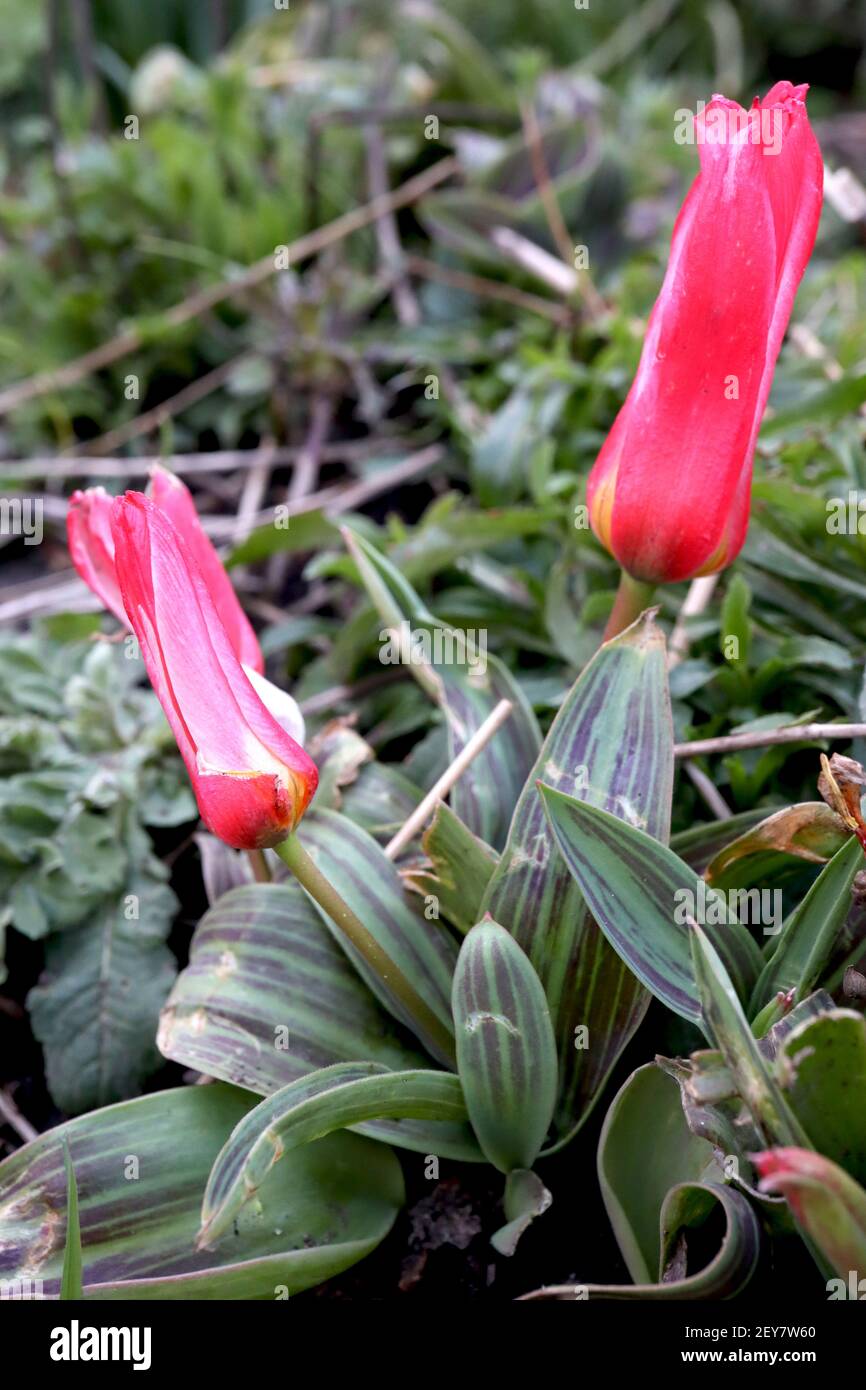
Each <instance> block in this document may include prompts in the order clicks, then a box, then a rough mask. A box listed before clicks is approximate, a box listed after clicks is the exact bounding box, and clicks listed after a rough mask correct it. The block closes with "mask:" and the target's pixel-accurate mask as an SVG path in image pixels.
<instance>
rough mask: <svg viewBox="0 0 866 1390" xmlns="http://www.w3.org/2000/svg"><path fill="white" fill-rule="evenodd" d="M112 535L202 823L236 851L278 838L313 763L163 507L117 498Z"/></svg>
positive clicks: (290, 824) (310, 786)
mask: <svg viewBox="0 0 866 1390" xmlns="http://www.w3.org/2000/svg"><path fill="white" fill-rule="evenodd" d="M111 531H112V536H113V540H114V557H115V566H116V573H117V580H118V584H119V587H120V592H121V595H122V599H123V606H124V610H125V613H126V616H127V618H128V621H129V623H130V625H131V626H132V629H133V631H134V632H135V635H136V637H137V638H138V641H139V645H140V647H141V653H142V656H143V658H144V664H145V666H146V667H147V673H148V675H149V677H150V680H151V684H152V685H153V688H154V690H155V691H156V693H157V695H158V696H159V700H160V703H161V705H162V707H163V709H164V711H165V714H166V717H167V719H168V721H169V723H170V725H171V727H172V731H173V732H174V736H175V738H176V739H177V744H178V747H179V749H180V752H181V756H182V757H183V760H184V762H185V763H186V768H187V772H188V773H189V775H190V778H191V780H192V784H193V788H194V790H195V794H196V800H197V801H198V806H199V810H200V811H201V815H202V819H203V820H204V822H205V824H206V825H207V827H208V829H209V830H211V831H212V832H213V833H214V835H216V836H218V837H219V839H221V840H224V841H225V842H226V844H228V845H231V846H232V847H233V848H235V849H265V848H268V847H270V846H274V845H278V844H280V843H281V842H282V841H283V840H285V839H286V837H287V836H288V835H289V834H291V832H292V831H293V830H294V829H295V827H296V825H297V824H298V822H299V820H300V819H301V816H302V815H303V814H304V811H305V810H306V808H307V806H308V805H309V802H310V800H311V798H312V796H313V793H314V792H315V790H316V784H317V782H318V773H317V771H316V765H315V763H314V762H313V761H312V759H311V758H310V757H309V756H308V755H307V754H306V753H305V752H304V750H303V748H301V747H300V745H299V743H298V742H296V740H295V739H294V738H293V737H292V735H291V734H290V733H289V732H288V731H287V729H286V727H284V724H283V723H280V722H279V720H278V718H277V717H275V714H274V713H272V711H271V709H269V708H268V706H267V705H266V704H265V703H264V702H263V700H262V699H261V698H260V696H259V694H258V693H257V689H256V686H257V685H258V684H259V681H260V678H255V679H254V675H253V673H251V672H250V671H248V670H245V669H244V667H243V666H242V664H241V661H240V659H239V657H238V653H237V651H236V649H235V646H234V644H233V641H232V638H231V636H230V634H229V631H228V629H227V628H226V627H225V626H224V624H223V622H222V621H221V620H220V616H219V613H218V612H217V607H216V603H215V601H214V594H213V591H212V589H211V585H210V584H209V583H208V577H210V578H211V580H212V576H206V575H205V574H203V573H202V570H201V568H200V565H199V564H198V563H197V561H196V558H195V556H194V554H193V552H192V550H191V548H190V546H189V545H188V543H187V542H186V540H185V539H184V538H183V536H182V535H181V534H180V533H179V531H178V530H177V528H176V526H175V525H174V524H173V522H172V521H171V520H170V518H169V516H168V515H167V513H166V512H165V511H163V510H161V508H160V507H158V506H157V505H156V504H155V503H154V502H152V501H150V500H149V499H148V498H146V497H144V496H143V495H142V494H141V493H136V492H128V493H127V494H126V496H125V497H119V498H116V499H115V501H114V502H113V503H112V509H111ZM261 683H262V684H263V685H268V683H267V682H261ZM269 689H270V690H274V687H270V686H269ZM286 698H288V697H286Z"/></svg>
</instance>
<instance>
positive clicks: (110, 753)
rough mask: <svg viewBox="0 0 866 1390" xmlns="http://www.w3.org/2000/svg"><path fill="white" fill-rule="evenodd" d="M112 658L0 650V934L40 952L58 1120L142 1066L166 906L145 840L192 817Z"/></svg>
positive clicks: (162, 726) (55, 642)
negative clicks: (22, 939)
mask: <svg viewBox="0 0 866 1390" xmlns="http://www.w3.org/2000/svg"><path fill="white" fill-rule="evenodd" d="M58 630H59V625H58V624H57V623H55V624H54V631H55V633H56V632H57V631H58ZM125 650H126V649H125V648H124V647H123V646H119V645H117V644H115V643H109V642H106V641H105V640H103V639H97V640H84V641H81V640H78V639H77V638H74V639H71V640H63V639H62V638H61V637H58V636H56V635H55V636H51V635H49V633H48V632H47V631H45V630H44V629H39V630H37V631H35V632H34V633H33V634H32V635H31V636H30V637H15V636H12V635H9V634H6V635H4V637H3V638H2V639H0V770H2V774H3V780H2V782H0V893H2V899H3V903H4V907H3V916H2V925H3V926H4V927H8V926H12V927H14V928H15V929H16V930H17V931H19V932H21V933H23V934H24V935H25V936H29V937H31V938H33V939H34V940H41V939H43V938H44V940H45V958H44V974H43V976H42V979H41V980H40V983H39V984H38V986H37V987H36V988H35V989H34V990H33V991H32V992H31V994H30V997H29V1001H28V1003H29V1008H30V1010H31V1019H32V1024H33V1029H34V1032H35V1033H36V1036H37V1038H38V1039H39V1041H40V1042H41V1043H42V1044H43V1047H44V1050H45V1061H46V1072H47V1077H48V1084H49V1087H50V1089H51V1092H52V1095H53V1096H54V1099H55V1100H56V1102H57V1104H58V1105H59V1106H60V1107H61V1108H62V1109H64V1110H66V1111H69V1112H73V1113H75V1112H77V1111H81V1110H86V1109H89V1108H92V1107H93V1106H94V1105H100V1104H106V1103H108V1102H109V1101H111V1100H116V1099H118V1098H122V1097H125V1096H128V1095H131V1094H134V1093H135V1092H136V1091H137V1090H138V1089H139V1088H140V1086H141V1083H142V1082H143V1081H144V1079H145V1078H146V1077H147V1076H148V1075H149V1074H150V1072H152V1071H153V1070H154V1068H155V1067H156V1065H157V1062H158V1053H157V1051H156V1048H155V1044H154V1032H155V1024H156V1020H157V1017H158V1015H159V1009H160V1007H161V1005H162V1003H163V1001H164V999H165V996H166V994H167V992H168V990H169V989H170V987H171V983H172V980H173V979H174V975H175V973H176V969H177V966H176V962H175V959H174V956H173V955H172V953H171V952H170V951H169V949H168V947H167V946H166V945H165V939H166V937H167V935H168V932H169V928H170V926H171V923H172V919H173V918H174V915H175V913H176V911H177V906H178V904H177V900H176V898H175V896H174V893H173V892H172V891H171V888H170V887H169V885H168V882H167V879H168V871H167V869H166V868H165V866H164V864H163V863H162V861H161V860H160V859H159V858H158V857H157V856H156V854H155V853H154V851H153V845H152V841H151V838H150V835H149V834H148V833H147V829H146V827H148V826H151V827H157V826H159V827H168V826H176V825H180V824H182V823H184V822H186V821H191V820H193V819H194V818H195V816H196V809H195V802H194V800H193V798H192V795H191V792H190V789H189V785H188V782H187V780H186V776H185V772H184V769H183V766H182V764H181V763H180V760H179V758H178V757H177V754H176V752H175V751H174V748H173V743H172V740H171V737H170V733H169V730H168V727H167V725H166V723H165V719H164V716H163V714H162V711H161V710H160V708H159V704H158V702H157V701H156V698H155V696H154V695H153V694H152V693H151V692H150V691H149V690H145V689H143V688H141V687H140V684H139V682H140V680H141V675H142V667H141V662H140V661H135V660H126V659H125V656H124V651H125Z"/></svg>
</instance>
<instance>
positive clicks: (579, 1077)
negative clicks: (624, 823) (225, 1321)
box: [483, 614, 673, 1143]
mask: <svg viewBox="0 0 866 1390" xmlns="http://www.w3.org/2000/svg"><path fill="white" fill-rule="evenodd" d="M538 779H541V780H543V781H544V782H546V783H549V784H550V785H551V786H556V787H558V788H560V790H562V791H569V792H572V793H573V794H574V795H575V796H576V797H580V798H583V799H584V800H586V801H591V802H593V803H594V804H597V805H600V806H603V807H606V808H607V809H608V810H610V811H612V812H613V813H614V814H616V815H619V816H623V817H626V818H627V819H628V820H629V821H632V822H634V823H637V824H640V825H642V826H644V827H645V828H646V829H647V831H648V832H649V833H650V834H652V835H655V836H656V837H657V838H658V839H660V840H666V839H667V835H668V830H669V827H670V805H671V791H672V785H673V728H672V723H671V710H670V700H669V697H668V689H667V676H666V669H665V643H664V635H663V634H662V632H661V629H660V628H659V627H658V626H657V625H656V624H655V623H654V622H653V620H652V616H651V615H649V614H647V615H645V616H644V618H642V619H640V620H639V621H638V622H637V623H635V624H634V625H633V626H632V627H630V628H628V629H627V630H626V631H625V632H623V633H622V634H621V635H620V636H619V637H617V638H615V639H614V640H613V641H612V642H608V643H607V644H606V645H605V646H604V647H602V649H601V650H600V651H599V652H598V653H597V655H596V656H595V657H594V658H593V660H592V661H591V662H590V663H589V665H588V666H587V667H586V669H585V670H584V672H583V674H582V675H581V676H580V677H579V679H578V680H577V682H576V684H575V685H574V687H573V688H572V690H571V691H570V693H569V695H568V697H567V698H566V700H565V702H564V704H563V705H562V707H561V709H560V710H559V713H558V714H557V716H556V719H555V720H554V722H553V724H552V726H551V729H550V732H549V733H548V735H547V738H546V740H545V743H544V747H543V749H542V751H541V754H540V756H539V758H538V761H537V762H536V764H535V767H534V768H533V769H532V772H531V774H530V776H529V778H528V779H527V782H526V785H525V787H524V788H523V791H522V792H521V795H520V800H519V802H518V804H517V809H516V811H515V814H514V820H513V821H512V825H511V830H510V832H509V836H508V843H507V844H506V846H505V849H504V850H503V853H502V858H501V860H500V863H499V865H498V867H497V869H496V870H495V872H494V874H493V877H492V879H491V881H490V885H489V887H488V890H487V893H486V895H485V898H484V902H483V908H484V911H485V912H489V913H490V915H491V916H492V917H494V918H495V919H496V921H498V922H501V923H502V925H503V926H504V927H507V928H508V930H509V931H510V932H511V933H512V935H513V936H514V938H515V940H517V941H518V942H519V944H520V945H521V946H522V948H523V950H524V951H525V952H526V954H527V955H528V956H529V959H530V960H531V962H532V964H533V966H534V967H535V970H536V972H537V974H538V976H539V978H540V980H541V982H542V984H543V985H544V989H545V992H546V994H547V999H548V1002H549V1004H550V1011H551V1016H552V1018H553V1023H554V1031H555V1034H556V1041H557V1048H558V1051H559V1067H560V1093H559V1099H558V1102H557V1109H556V1116H555V1119H556V1132H557V1140H558V1142H560V1143H561V1142H564V1141H565V1140H566V1139H567V1138H568V1137H569V1136H570V1135H571V1134H573V1133H574V1131H575V1130H576V1129H577V1128H578V1126H579V1125H580V1124H581V1123H582V1122H583V1120H585V1118H586V1116H587V1115H588V1114H589V1111H590V1109H591V1108H592V1106H593V1104H594V1103H595V1101H596V1100H597V1099H598V1097H599V1095H600V1094H601V1091H602V1089H603V1087H604V1083H605V1081H606V1080H607V1077H608V1076H609V1074H610V1071H611V1068H612V1067H613V1065H614V1063H615V1062H616V1059H617V1057H618V1056H619V1055H620V1053H621V1052H622V1049H623V1048H624V1047H625V1045H626V1043H627V1042H628V1040H629V1038H630V1037H631V1036H632V1034H633V1033H634V1031H635V1029H636V1028H637V1026H638V1024H639V1023H640V1021H641V1019H642V1018H643V1015H644V1013H645V1012H646V1007H647V1003H648V995H647V993H646V990H645V989H644V988H643V987H642V985H641V984H640V982H639V981H638V980H637V979H636V978H635V976H634V975H633V974H632V972H631V971H630V970H629V968H628V966H627V965H625V964H623V962H622V960H621V959H620V957H619V956H618V955H617V953H616V951H615V950H614V949H613V948H612V946H611V945H610V944H609V943H608V941H607V940H606V939H605V936H604V934H603V933H602V932H601V931H599V929H598V927H597V925H596V924H595V922H594V921H593V920H592V917H591V916H590V913H589V910H588V908H587V906H586V903H585V901H584V898H583V897H582V895H581V892H580V889H579V887H578V885H577V883H576V882H575V881H574V879H573V877H572V875H571V873H570V872H569V869H568V866H567V865H566V863H565V861H564V860H563V858H562V856H561V855H560V854H559V852H558V850H557V847H556V841H555V838H554V835H553V833H552V831H551V828H550V826H549V825H548V822H547V819H546V817H545V814H544V806H543V804H542V801H541V798H540V796H539V794H538V788H537V781H538ZM578 1030H580V1031H578Z"/></svg>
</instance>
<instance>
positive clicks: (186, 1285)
mask: <svg viewBox="0 0 866 1390" xmlns="http://www.w3.org/2000/svg"><path fill="white" fill-rule="evenodd" d="M253 1104H254V1098H253V1097H252V1096H250V1095H249V1094H247V1093H245V1092H243V1091H239V1090H236V1089H234V1088H233V1087H230V1086H224V1085H223V1084H222V1083H220V1082H217V1083H214V1084H213V1085H211V1086H187V1087H184V1088H182V1089H180V1090H173V1091H160V1092H158V1093H157V1094H155V1095H150V1096H142V1097H140V1098H139V1099H137V1100H132V1101H126V1102H124V1103H122V1104H120V1105H112V1106H110V1107H109V1108H108V1109H105V1110H97V1111H94V1112H93V1114H90V1115H84V1116H82V1117H80V1118H79V1119H77V1120H70V1121H68V1122H67V1123H66V1124H63V1125H60V1126H58V1128H56V1129H53V1130H50V1131H49V1132H48V1133H47V1134H43V1135H40V1137H39V1138H38V1139H35V1140H34V1141H33V1142H32V1143H30V1144H26V1145H24V1147H23V1148H21V1149H18V1150H17V1151H16V1152H15V1153H14V1154H12V1155H11V1157H10V1158H8V1159H6V1161H5V1162H4V1163H2V1164H0V1277H3V1278H9V1277H13V1276H16V1275H17V1276H22V1275H29V1276H30V1277H31V1278H41V1279H42V1280H43V1281H44V1292H45V1295H46V1297H48V1298H53V1297H56V1296H57V1294H58V1293H59V1289H60V1279H61V1269H62V1264H63V1247H64V1242H65V1229H64V1227H65V1223H64V1222H63V1221H62V1220H58V1219H57V1213H58V1212H62V1211H63V1210H64V1209H65V1205H66V1169H65V1165H64V1161H63V1151H62V1144H63V1141H64V1140H66V1141H67V1142H68V1144H69V1147H70V1150H71V1152H72V1154H73V1156H74V1160H75V1167H76V1173H77V1178H78V1197H79V1211H80V1221H81V1240H82V1258H83V1265H84V1295H85V1297H86V1298H88V1299H91V1298H96V1299H131V1300H134V1301H138V1300H141V1299H171V1300H176V1299H272V1298H284V1297H285V1296H286V1293H289V1294H292V1293H298V1292H300V1291H301V1290H302V1289H306V1288H309V1287H311V1286H312V1285H314V1284H318V1283H320V1282H321V1281H322V1280H323V1279H327V1278H330V1277H331V1276H332V1275H334V1274H338V1273H339V1272H340V1271H341V1270H343V1269H346V1268H347V1267H348V1266H349V1265H351V1264H354V1263H355V1262H356V1261H357V1260H359V1259H362V1258H363V1256H364V1255H367V1254H369V1252H370V1251H371V1250H373V1249H375V1247H376V1246H377V1245H378V1244H379V1242H380V1241H381V1240H382V1239H383V1237H384V1236H385V1235H387V1233H388V1231H389V1230H390V1228H391V1226H392V1224H393V1221H394V1218H395V1216H396V1215H397V1212H398V1210H399V1208H400V1206H401V1204H402V1202H403V1196H404V1193H403V1181H402V1175H401V1173H400V1166H399V1163H398V1162H397V1159H396V1158H395V1156H394V1154H393V1153H392V1152H391V1150H390V1149H389V1148H388V1147H387V1146H386V1145H384V1144H376V1143H373V1141H372V1140H369V1139H363V1138H362V1137H361V1136H360V1135H357V1134H348V1133H340V1134H333V1135H329V1136H328V1137H327V1138H325V1139H322V1140H319V1141H317V1142H316V1143H314V1144H309V1145H305V1146H304V1147H303V1148H301V1149H297V1150H295V1151H294V1152H293V1153H292V1154H290V1155H288V1156H287V1158H286V1161H285V1162H284V1163H282V1164H280V1165H279V1167H278V1168H277V1169H276V1170H275V1171H274V1173H273V1174H272V1175H271V1176H270V1177H269V1178H268V1179H267V1181H266V1182H265V1184H264V1186H263V1187H262V1189H261V1191H260V1192H259V1205H258V1210H257V1211H256V1212H255V1213H253V1212H251V1211H249V1210H248V1211H245V1212H243V1213H242V1214H241V1215H240V1217H239V1219H238V1222H237V1225H236V1227H235V1228H233V1230H232V1232H231V1233H230V1235H229V1236H227V1237H226V1239H225V1241H224V1242H223V1243H222V1245H221V1247H220V1250H219V1251H218V1252H217V1253H216V1254H211V1253H208V1252H197V1251H195V1249H194V1241H195V1237H196V1232H197V1230H198V1225H199V1213H200V1209H201V1198H202V1193H203V1192H204V1187H205V1183H206V1181H207V1175H208V1173H209V1172H210V1169H211V1166H212V1164H213V1162H214V1159H215V1158H216V1156H217V1154H218V1153H219V1151H220V1149H221V1148H222V1146H223V1144H224V1143H225V1141H226V1139H227V1138H228V1136H229V1134H230V1133H231V1131H232V1129H233V1128H234V1127H235V1125H237V1124H238V1122H239V1121H240V1120H241V1119H242V1118H243V1116H244V1115H245V1114H246V1113H247V1111H248V1110H249V1109H250V1108H251V1106H252V1105H253ZM168 1196H170V1200H167V1197H168Z"/></svg>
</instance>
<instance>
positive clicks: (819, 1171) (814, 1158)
mask: <svg viewBox="0 0 866 1390" xmlns="http://www.w3.org/2000/svg"><path fill="white" fill-rule="evenodd" d="M751 1157H752V1161H753V1162H754V1164H755V1167H756V1168H757V1170H758V1172H759V1174H760V1176H761V1183H760V1187H761V1191H762V1192H780V1193H781V1194H782V1195H783V1196H784V1197H785V1198H786V1199H787V1202H788V1206H789V1207H790V1208H791V1211H792V1213H793V1215H794V1218H795V1219H796V1221H797V1223H798V1225H799V1226H800V1227H801V1228H802V1230H803V1231H805V1233H806V1235H807V1236H809V1237H810V1239H811V1240H812V1241H813V1242H814V1243H815V1245H817V1247H818V1249H819V1250H820V1251H821V1252H822V1254H823V1255H824V1256H825V1257H826V1259H827V1261H828V1262H829V1263H830V1264H831V1265H832V1266H833V1268H834V1269H835V1270H836V1271H837V1273H838V1274H840V1275H841V1276H842V1277H843V1279H844V1278H845V1276H847V1275H849V1274H851V1275H853V1277H854V1283H855V1285H858V1287H857V1288H855V1292H854V1297H855V1298H858V1297H859V1292H860V1291H859V1280H860V1279H861V1278H862V1279H864V1286H866V1192H864V1190H863V1188H862V1187H861V1186H860V1184H859V1183H858V1182H856V1181H855V1179H854V1178H852V1177H851V1174H850V1173H847V1172H846V1171H845V1169H844V1168H840V1167H839V1165H838V1164H837V1163H833V1162H832V1161H831V1160H830V1159H829V1158H825V1157H824V1156H823V1154H818V1153H813V1152H812V1151H811V1150H810V1149H796V1148H780V1149H767V1150H765V1151H764V1152H763V1153H758V1154H752V1156H751ZM828 1287H829V1285H828Z"/></svg>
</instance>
